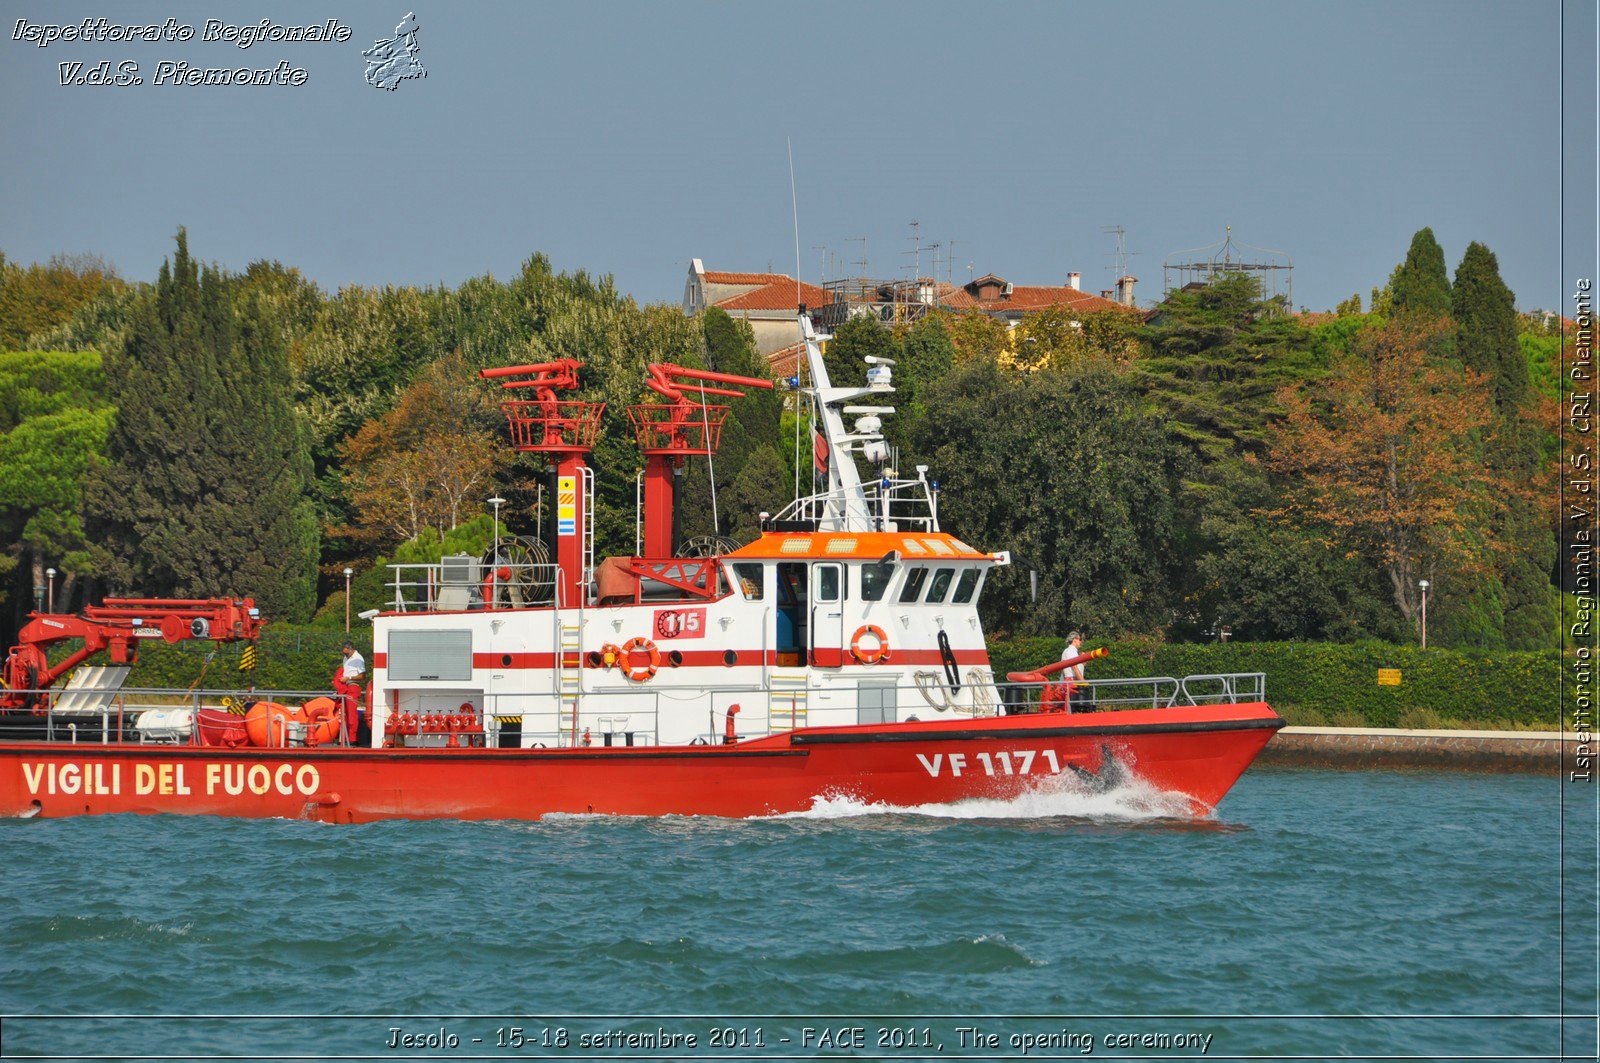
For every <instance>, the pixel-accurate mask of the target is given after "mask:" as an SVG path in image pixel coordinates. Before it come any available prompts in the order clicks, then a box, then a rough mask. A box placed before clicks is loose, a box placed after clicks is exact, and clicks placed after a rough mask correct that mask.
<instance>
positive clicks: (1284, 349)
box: [1137, 274, 1317, 464]
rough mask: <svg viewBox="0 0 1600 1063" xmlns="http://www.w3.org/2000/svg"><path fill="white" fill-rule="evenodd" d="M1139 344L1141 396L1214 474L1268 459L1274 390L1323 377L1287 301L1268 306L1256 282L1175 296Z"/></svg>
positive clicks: (1240, 278)
mask: <svg viewBox="0 0 1600 1063" xmlns="http://www.w3.org/2000/svg"><path fill="white" fill-rule="evenodd" d="M1141 339H1142V341H1143V342H1144V344H1145V347H1146V350H1147V354H1146V356H1145V357H1144V358H1143V359H1141V360H1140V361H1139V363H1138V365H1137V371H1138V379H1139V383H1140V387H1141V388H1142V389H1143V391H1144V392H1145V394H1146V395H1148V396H1149V398H1150V401H1151V402H1152V403H1153V404H1154V405H1155V406H1156V407H1158V408H1159V409H1160V410H1161V411H1162V412H1163V414H1164V415H1165V416H1166V417H1167V418H1168V423H1169V424H1170V425H1171V426H1172V429H1173V431H1174V432H1175V433H1176V434H1177V436H1178V437H1179V438H1180V439H1182V440H1183V441H1184V442H1185V443H1186V444H1187V445H1188V446H1189V447H1191V448H1192V449H1193V450H1194V451H1195V452H1196V453H1197V454H1198V455H1199V456H1200V458H1201V459H1202V461H1204V462H1205V463H1208V464H1209V463H1211V462H1215V461H1221V460H1225V459H1229V458H1233V457H1236V456H1237V455H1238V454H1239V453H1241V452H1247V453H1255V454H1260V453H1262V452H1263V451H1264V450H1265V448H1266V445H1267V440H1268V437H1269V434H1270V433H1269V427H1268V426H1269V425H1270V423H1271V420H1272V418H1273V417H1274V416H1275V415H1276V414H1277V413H1278V412H1279V410H1278V406H1277V403H1276V399H1275V398H1274V396H1275V395H1276V394H1277V391H1278V389H1279V388H1281V387H1283V386H1284V385H1285V384H1291V383H1294V382H1296V381H1300V380H1304V379H1308V378H1310V377H1312V376H1314V375H1315V373H1316V368H1317V367H1316V365H1315V364H1314V362H1313V360H1312V358H1311V356H1310V341H1309V336H1308V335H1307V332H1306V329H1305V327H1304V326H1302V325H1301V324H1300V323H1299V321H1298V320H1296V319H1295V318H1293V317H1291V316H1289V314H1288V312H1287V307H1286V306H1285V305H1284V302H1283V299H1282V297H1277V298H1272V299H1264V298H1262V296H1261V284H1260V282H1259V281H1257V280H1256V279H1255V278H1254V277H1250V276H1247V275H1244V274H1230V275H1226V276H1223V277H1220V278H1218V279H1217V280H1215V281H1214V282H1212V283H1211V284H1208V285H1206V286H1205V287H1203V288H1200V289H1197V290H1194V291H1175V292H1173V293H1172V294H1171V295H1170V296H1168V298H1167V301H1166V302H1164V303H1162V304H1161V306H1160V307H1158V308H1157V310H1156V313H1155V316H1154V317H1152V318H1151V320H1150V322H1149V323H1148V324H1147V325H1146V326H1145V327H1144V329H1143V330H1142V332H1141Z"/></svg>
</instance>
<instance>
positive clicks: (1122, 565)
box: [912, 359, 1184, 631]
mask: <svg viewBox="0 0 1600 1063" xmlns="http://www.w3.org/2000/svg"><path fill="white" fill-rule="evenodd" d="M927 398H928V403H929V405H930V406H936V407H937V408H938V410H939V416H938V417H926V418H923V419H922V420H921V421H920V422H919V423H918V425H917V427H916V431H915V434H914V437H913V440H912V443H913V449H914V451H915V453H916V454H918V455H919V456H920V457H922V458H924V459H926V460H928V462H929V463H930V464H931V465H932V466H933V468H934V469H935V470H936V472H937V475H938V477H939V480H940V483H941V487H942V489H943V494H942V495H941V507H940V518H941V521H942V523H943V526H944V527H945V528H946V529H947V530H949V531H951V532H953V533H954V534H956V535H958V536H960V537H962V538H963V539H966V540H968V541H970V542H973V543H981V544H984V546H985V548H986V549H1009V550H1013V551H1015V552H1016V553H1017V554H1018V555H1019V556H1020V558H1022V559H1024V560H1026V561H1027V562H1030V563H1031V564H1033V565H1035V566H1037V567H1038V569H1039V571H1040V578H1039V602H1038V603H1037V604H1036V605H1033V604H1030V603H1029V602H1028V582H1027V578H1026V574H1025V573H1024V572H1023V571H1022V569H1021V567H1020V566H1018V567H1015V568H1012V569H1010V570H1008V571H1007V572H1002V573H1001V574H999V575H998V576H997V578H996V579H995V581H994V585H993V587H992V589H991V590H990V591H988V592H986V594H985V596H984V598H985V603H984V605H985V612H986V616H987V618H988V620H989V623H990V625H991V627H993V628H997V629H1000V630H1017V629H1018V628H1035V629H1037V628H1046V629H1049V628H1058V627H1059V628H1065V627H1067V626H1073V625H1091V626H1094V627H1097V628H1100V629H1115V630H1135V631H1138V630H1150V629H1152V628H1156V627H1159V626H1162V625H1163V624H1165V623H1166V622H1167V621H1168V619H1169V618H1170V615H1171V607H1172V602H1171V601H1170V586H1171V582H1172V581H1171V578H1170V568H1169V566H1171V565H1173V564H1175V563H1180V562H1178V559H1177V555H1176V551H1175V550H1174V549H1173V546H1174V541H1173V540H1174V536H1175V533H1176V527H1177V512H1176V493H1177V485H1178V480H1179V476H1180V472H1181V470H1182V468H1183V463H1184V455H1183V453H1182V451H1181V450H1180V449H1179V448H1177V447H1176V446H1175V445H1174V444H1173V443H1172V442H1171V441H1170V440H1169V438H1168V437H1167V433H1166V431H1165V429H1164V427H1163V425H1162V424H1161V422H1160V421H1158V420H1157V419H1155V418H1154V417H1152V416H1150V415H1148V414H1147V413H1145V412H1143V411H1142V410H1141V408H1140V404H1139V402H1138V395H1137V393H1136V392H1135V390H1134V388H1133V387H1132V386H1131V385H1130V384H1129V382H1128V381H1127V380H1126V379H1125V378H1124V377H1123V376H1122V375H1120V374H1119V373H1117V372H1116V371H1115V370H1114V369H1112V368H1111V367H1109V366H1106V365H1104V364H1100V363H1083V364H1082V365H1081V366H1080V367H1079V368H1078V369H1076V370H1074V371H1071V372H1052V371H1046V372H1038V373H1021V372H1016V371H1008V370H1003V369H1001V368H1000V367H999V366H998V365H997V364H996V363H995V362H993V361H992V360H988V359H974V360H972V361H971V362H969V363H967V364H966V365H964V366H962V367H961V368H959V369H956V370H954V371H953V372H951V373H950V374H949V375H948V376H946V377H945V378H944V379H942V380H939V381H936V382H935V383H933V384H932V385H930V386H929V387H928V394H927ZM997 455H1004V462H1003V463H1001V464H997V458H996V456H997Z"/></svg>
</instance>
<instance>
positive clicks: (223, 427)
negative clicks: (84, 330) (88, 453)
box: [84, 229, 318, 620]
mask: <svg viewBox="0 0 1600 1063" xmlns="http://www.w3.org/2000/svg"><path fill="white" fill-rule="evenodd" d="M106 379H107V382H108V385H109V392H110V397H111V399H112V401H113V402H114V404H115V405H116V407H117V415H116V419H115V422H114V424H113V426H112V428H111V431H110V434H109V437H108V439H107V443H106V458H105V461H104V462H102V463H100V464H98V465H97V466H96V467H95V468H94V469H93V470H91V472H90V475H89V476H88V477H87V478H86V480H85V484H84V507H85V510H86V512H87V514H88V516H89V520H88V522H87V527H88V534H89V538H90V540H91V541H92V542H93V543H94V547H95V554H96V564H97V566H98V567H99V568H100V570H101V571H102V573H103V574H104V576H105V579H106V581H107V582H108V583H109V584H110V586H111V588H112V589H113V590H114V591H117V592H120V593H132V594H138V595H141V596H143V595H151V596H163V597H164V596H177V597H185V598H203V597H216V596H223V595H251V596H254V597H255V598H256V599H257V601H258V602H260V603H261V605H262V608H263V610H265V611H266V612H267V613H268V615H270V616H274V617H282V618H285V619H289V620H298V619H303V618H305V617H308V616H309V615H310V614H311V610H312V607H313V606H314V605H315V600H314V599H315V590H316V567H315V566H316V558H317V549H318V541H317V540H318V537H317V524H316V517H315V513H314V511H313V510H312V507H311V503H310V500H309V497H308V495H307V490H308V487H309V482H310V464H309V459H308V456H307V451H306V439H305V434H304V430H303V427H302V425H301V423H300V421H299V419H298V416H297V414H296V412H295V410H294V407H293V406H292V405H291V403H290V400H289V369H288V360H287V357H286V355H285V352H284V351H283V350H282V348H281V346H279V345H278V343H277V342H276V338H275V335H274V330H272V329H271V328H269V327H267V326H266V324H265V322H264V320H263V317H262V315H261V313H260V311H259V310H258V309H257V308H255V307H253V306H252V305H250V303H249V301H248V300H245V301H244V302H243V303H242V304H241V305H239V306H236V305H235V303H234V300H233V280H232V279H231V278H230V277H228V276H227V275H226V274H224V273H223V272H222V271H220V270H218V269H216V268H214V267H206V268H201V267H200V265H199V264H198V263H197V262H196V261H195V260H194V259H192V258H190V257H189V248H188V239H187V235H186V234H185V233H184V231H183V230H181V229H180V230H179V231H178V238H177V251H176V254H175V255H174V256H173V258H172V259H171V260H170V261H168V262H163V263H162V266H161V274H160V278H159V280H158V281H157V283H156V286H155V289H154V291H153V292H152V293H151V294H149V295H148V296H145V297H142V298H140V299H139V300H138V302H137V304H136V306H135V308H134V309H133V311H132V314H131V318H130V323H129V332H128V338H127V341H126V343H125V345H124V346H123V348H122V349H121V350H119V351H117V352H116V353H114V354H111V355H107V357H106Z"/></svg>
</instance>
